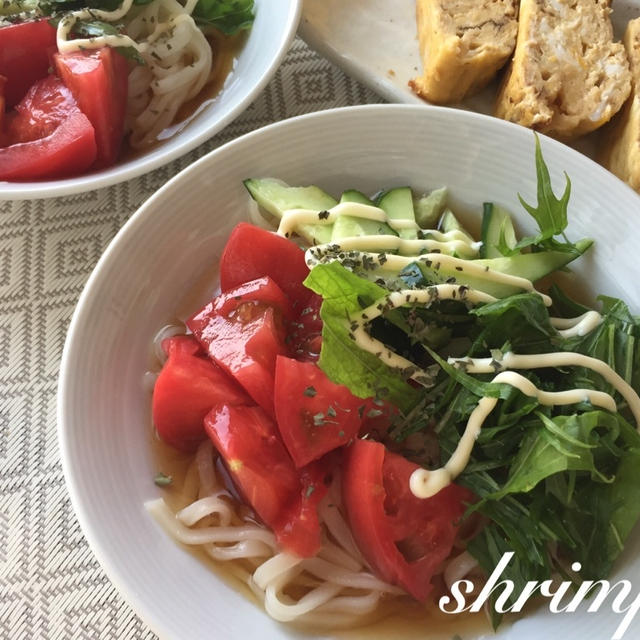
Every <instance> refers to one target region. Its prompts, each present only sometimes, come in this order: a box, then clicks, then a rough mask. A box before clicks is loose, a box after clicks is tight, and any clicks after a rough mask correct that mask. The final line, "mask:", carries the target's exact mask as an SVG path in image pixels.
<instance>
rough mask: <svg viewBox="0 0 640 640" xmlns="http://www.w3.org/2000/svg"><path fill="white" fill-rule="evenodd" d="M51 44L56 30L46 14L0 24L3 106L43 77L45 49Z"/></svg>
mask: <svg viewBox="0 0 640 640" xmlns="http://www.w3.org/2000/svg"><path fill="white" fill-rule="evenodd" d="M55 46H56V30H55V29H54V27H52V26H51V25H50V24H49V20H48V19H46V18H45V19H43V20H32V21H29V22H20V23H16V24H12V25H8V26H6V27H2V28H0V75H3V76H5V78H7V86H6V93H5V99H6V106H7V108H11V107H13V106H14V105H16V104H17V103H18V102H20V100H22V98H23V97H24V96H25V94H26V93H27V91H28V90H29V88H30V87H31V86H32V85H33V84H34V83H35V82H36V81H37V80H42V79H43V78H46V77H47V74H48V73H49V53H50V52H51V51H52V50H55Z"/></svg>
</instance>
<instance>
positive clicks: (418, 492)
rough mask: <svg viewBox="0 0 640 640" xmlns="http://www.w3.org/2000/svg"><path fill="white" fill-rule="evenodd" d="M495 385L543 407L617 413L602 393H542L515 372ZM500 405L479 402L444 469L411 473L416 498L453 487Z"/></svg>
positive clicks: (504, 375)
mask: <svg viewBox="0 0 640 640" xmlns="http://www.w3.org/2000/svg"><path fill="white" fill-rule="evenodd" d="M492 382H495V383H500V382H501V383H503V384H508V385H511V386H512V387H515V388H517V389H519V390H520V391H521V392H522V393H524V394H525V395H527V396H529V397H533V398H536V399H537V400H538V402H539V403H540V404H542V405H546V406H552V405H568V404H576V403H578V402H585V401H588V402H590V403H591V404H592V405H594V406H597V407H601V408H603V409H606V410H607V411H612V412H615V411H616V403H615V400H614V399H613V398H612V397H611V396H610V395H609V394H608V393H604V392H603V391H594V390H593V389H570V390H569V391H542V390H540V389H538V387H536V386H535V385H534V384H533V382H531V380H529V379H527V378H525V377H524V376H522V375H520V374H519V373H515V372H514V371H503V372H502V373H499V374H498V375H497V376H495V377H494V378H493V380H492ZM497 403H498V398H489V397H486V396H485V397H484V398H481V399H480V401H479V402H478V405H477V406H476V408H475V409H474V410H473V411H472V412H471V415H470V416H469V420H468V421H467V426H466V428H465V431H464V433H463V434H462V438H460V441H459V442H458V446H457V447H456V450H455V451H454V452H453V454H452V456H451V458H449V460H448V462H447V463H446V464H445V465H444V467H441V468H440V469H435V470H433V471H429V470H427V469H416V470H415V471H414V472H413V473H412V474H411V478H410V481H409V487H410V489H411V493H413V495H414V496H416V497H417V498H430V497H431V496H434V495H435V494H436V493H438V491H440V490H441V489H444V488H445V487H446V486H448V485H449V484H451V482H453V480H454V479H455V478H457V477H458V476H459V475H460V474H461V473H462V472H463V471H464V469H465V467H466V466H467V464H468V463H469V459H470V458H471V451H472V450H473V445H474V444H475V441H476V440H477V438H478V435H479V433H480V429H481V428H482V425H483V423H484V421H485V420H486V418H487V416H488V415H489V414H490V413H491V411H493V408H494V407H495V406H496V404H497Z"/></svg>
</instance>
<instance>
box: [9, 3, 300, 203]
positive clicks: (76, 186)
mask: <svg viewBox="0 0 640 640" xmlns="http://www.w3.org/2000/svg"><path fill="white" fill-rule="evenodd" d="M287 2H288V3H289V8H288V15H287V20H286V22H285V24H284V27H283V29H282V32H281V36H280V37H281V44H280V48H279V50H278V53H277V55H276V56H275V57H274V58H273V59H272V60H271V62H270V63H269V64H268V65H267V67H266V69H265V71H264V73H263V74H262V76H261V77H260V79H259V80H258V82H256V83H255V84H254V85H253V87H251V89H250V90H249V91H247V93H246V95H244V96H243V97H242V98H241V99H240V100H239V101H238V103H237V104H236V105H235V106H234V107H233V108H232V109H229V110H228V112H227V113H226V114H225V115H224V116H223V117H222V118H219V119H217V120H216V121H215V122H213V123H212V124H211V126H209V127H207V128H206V129H205V130H204V131H202V132H201V133H200V134H198V135H196V136H194V137H192V138H190V137H187V139H185V140H184V141H183V142H181V143H177V144H176V146H175V147H174V148H173V149H171V150H170V151H168V152H167V153H164V154H159V155H158V156H154V157H151V158H144V154H143V156H142V158H140V159H139V160H138V161H137V162H136V163H135V164H134V165H133V166H132V167H127V166H126V165H122V166H118V165H117V164H116V165H114V167H110V168H109V169H108V172H107V174H106V175H102V173H103V172H102V171H100V172H98V173H95V174H91V173H89V174H86V175H81V176H77V177H70V178H62V179H59V180H41V181H33V182H10V181H0V202H2V201H3V200H36V199H44V198H58V197H60V196H70V195H75V194H80V193H86V192H88V191H94V190H96V189H102V188H104V187H110V186H113V185H115V184H120V183H121V182H126V181H128V180H132V179H133V178H137V177H139V176H141V175H144V174H146V173H149V172H151V171H153V170H154V169H158V168H160V167H163V166H165V165H167V164H169V163H170V162H173V161H174V160H176V159H178V158H181V157H182V156H184V155H186V154H187V153H189V152H190V151H193V149H195V148H196V147H198V146H200V145H201V144H204V143H205V142H207V141H208V140H210V139H211V138H212V137H213V136H215V135H216V134H218V133H220V132H221V131H222V130H223V129H224V128H225V127H227V126H228V125H229V124H231V123H232V122H233V121H234V120H235V119H236V118H237V117H238V116H240V114H242V113H243V112H244V111H245V110H246V109H247V107H248V106H249V105H250V104H251V103H252V102H253V101H254V100H255V99H256V98H257V97H258V95H259V94H260V93H261V92H262V91H263V89H264V88H265V87H266V85H267V84H268V83H269V81H270V80H271V79H272V78H273V76H274V75H275V72H276V71H277V70H278V69H279V68H280V65H281V63H282V61H283V59H284V57H285V55H286V54H287V53H288V51H289V49H290V48H291V43H292V42H293V39H294V37H295V35H296V32H297V29H298V25H299V23H300V18H301V16H302V3H303V0H287ZM223 91H224V89H223ZM177 135H178V136H179V134H177ZM179 173H180V172H179Z"/></svg>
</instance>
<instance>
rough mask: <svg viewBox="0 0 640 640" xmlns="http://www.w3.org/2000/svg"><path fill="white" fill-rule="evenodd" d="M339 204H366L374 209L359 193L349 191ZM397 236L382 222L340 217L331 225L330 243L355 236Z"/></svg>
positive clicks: (343, 195)
mask: <svg viewBox="0 0 640 640" xmlns="http://www.w3.org/2000/svg"><path fill="white" fill-rule="evenodd" d="M340 202H341V203H343V202H355V203H356V204H367V205H369V206H371V207H374V206H375V205H374V203H373V202H372V201H371V200H369V198H367V196H365V195H364V193H362V192H361V191H357V190H356V189H349V190H348V191H345V192H344V193H343V194H342V196H341V197H340ZM376 235H381V236H388V235H391V236H397V235H398V234H397V233H396V232H395V231H394V230H393V229H392V228H391V227H390V226H389V225H387V224H385V223H384V222H380V221H379V220H367V219H366V218H357V217H356V216H340V217H339V218H338V219H337V220H336V221H335V222H334V223H333V233H332V235H331V241H332V242H336V241H337V240H341V239H342V238H353V237H355V236H376Z"/></svg>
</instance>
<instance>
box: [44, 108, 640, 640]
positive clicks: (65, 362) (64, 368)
mask: <svg viewBox="0 0 640 640" xmlns="http://www.w3.org/2000/svg"><path fill="white" fill-rule="evenodd" d="M375 111H378V112H380V113H385V112H386V113H388V114H389V116H388V117H389V118H394V117H398V118H400V117H408V116H409V114H410V113H419V114H422V116H421V117H429V114H430V113H434V112H439V113H442V114H444V115H446V116H448V117H450V118H452V119H456V118H460V119H462V120H467V121H475V122H477V123H478V124H480V125H482V124H483V123H484V124H485V125H489V126H491V125H493V126H496V127H499V128H506V129H507V130H508V129H510V130H511V131H512V132H513V133H514V134H515V135H519V136H522V135H530V134H531V133H532V132H531V131H530V130H529V129H526V128H525V127H522V126H520V125H517V124H514V123H511V122H507V121H504V120H499V119H497V118H494V117H492V116H488V115H484V114H480V113H476V112H472V111H466V110H461V109H455V108H452V107H440V106H435V105H433V106H432V105H426V106H424V105H413V104H369V105H357V106H348V107H339V108H333V109H327V110H324V111H316V112H312V113H307V114H303V115H299V116H295V117H292V118H288V119H285V120H281V121H278V122H275V123H272V124H270V125H267V126H264V127H261V128H259V129H256V130H254V131H251V132H249V133H246V134H244V135H242V136H240V137H238V138H235V139H233V140H230V141H229V142H227V143H225V144H224V145H221V146H220V147H218V148H216V149H214V150H212V151H210V152H209V153H207V154H206V155H204V156H203V157H202V158H200V159H198V160H197V161H196V162H194V163H193V164H191V165H189V166H188V167H186V168H185V169H183V170H182V171H180V172H179V173H178V174H176V175H175V176H173V177H172V178H171V179H170V180H169V181H167V182H166V183H165V184H164V185H163V186H162V187H161V188H160V189H159V190H158V191H156V192H155V193H154V194H153V195H152V196H151V197H150V198H149V199H147V200H146V201H145V202H144V203H143V204H142V205H141V206H140V207H139V208H138V209H137V210H136V211H135V213H134V214H133V215H132V216H131V217H130V218H129V220H128V221H127V222H126V223H125V224H124V225H123V226H122V227H121V228H120V229H119V231H118V232H117V233H116V235H115V236H114V238H113V239H112V240H111V242H110V243H109V244H108V246H107V248H106V249H105V251H104V252H103V254H102V256H101V257H100V259H99V260H98V262H97V264H96V266H95V267H94V269H93V271H92V273H91V274H90V276H89V278H88V279H87V282H86V284H85V286H84V288H83V290H82V293H81V294H80V297H79V299H78V302H77V305H76V308H75V310H74V312H73V315H72V318H71V321H70V323H69V327H68V329H67V335H66V338H65V342H64V348H63V352H62V357H61V360H60V367H59V375H58V384H57V394H56V433H57V440H58V448H59V453H60V461H61V466H62V470H63V475H64V480H65V485H66V489H67V491H68V493H69V497H70V500H71V505H72V507H73V510H74V513H75V515H76V517H77V519H78V522H79V524H80V527H81V529H82V533H83V535H84V537H85V540H86V541H87V543H88V545H89V548H90V549H91V551H92V553H93V554H94V555H95V557H96V559H97V560H98V562H99V564H100V566H101V568H102V570H103V571H104V572H105V574H106V575H107V577H108V578H109V580H110V582H111V583H112V584H113V586H114V587H115V588H116V590H117V591H118V593H119V594H120V595H121V596H122V598H123V599H124V600H125V601H126V602H127V604H128V605H129V606H130V607H131V608H132V610H133V611H134V612H135V614H136V615H138V616H139V617H140V618H141V619H142V620H143V621H144V622H145V624H147V625H148V626H149V627H150V628H151V629H152V630H153V631H154V632H155V633H156V634H157V635H159V636H160V637H161V638H164V637H170V634H168V633H167V632H166V630H165V629H164V627H163V625H162V623H161V622H160V621H159V620H158V617H157V615H156V613H155V611H154V610H153V609H152V608H151V607H147V606H146V604H144V602H143V601H142V600H141V599H140V598H139V597H138V594H137V593H136V592H135V591H134V590H132V589H130V587H129V586H128V584H127V583H126V580H125V579H124V578H122V575H121V570H120V568H119V567H118V566H116V565H115V564H113V563H112V562H111V561H110V560H109V559H108V558H107V554H106V552H103V548H102V546H101V544H100V537H99V535H98V533H97V529H96V528H95V526H94V525H93V524H92V523H91V521H90V519H89V516H88V515H87V514H86V512H85V510H84V505H83V502H82V500H81V498H80V495H79V493H78V490H77V488H76V487H77V486H78V483H79V482H80V479H79V478H76V476H75V471H74V468H73V465H72V460H71V452H70V444H69V443H70V440H69V437H68V435H69V434H68V430H67V428H66V427H65V425H66V424H67V422H68V421H69V418H68V414H69V413H70V412H69V411H67V407H66V403H67V397H68V395H69V391H68V390H69V388H70V387H71V386H72V385H73V381H72V372H73V366H72V364H73V361H74V360H75V359H77V358H78V357H81V354H80V352H79V351H78V348H77V347H76V344H77V341H76V340H75V334H76V333H78V331H79V330H80V329H81V328H82V326H83V325H84V323H85V318H86V317H87V316H88V314H89V312H90V308H91V305H92V304H93V301H92V299H91V298H92V290H93V288H94V285H95V283H96V282H99V281H100V280H102V279H103V278H105V277H106V276H105V275H104V267H105V265H106V264H107V263H109V262H110V261H111V259H112V256H113V255H114V254H116V253H117V252H118V251H119V250H120V244H122V241H123V240H124V239H125V238H126V237H127V236H128V235H129V234H130V233H131V232H132V231H134V230H135V229H137V228H138V227H140V226H141V225H145V224H147V219H148V218H149V216H150V215H152V211H153V209H154V208H155V205H156V203H157V202H159V201H161V200H162V198H163V197H164V195H165V193H166V192H168V191H170V190H172V189H174V188H175V187H176V185H178V184H179V183H180V182H181V181H182V180H183V179H184V178H185V176H186V175H188V174H189V173H190V172H193V171H196V170H197V169H199V168H200V167H201V166H202V165H206V164H207V163H209V162H211V161H212V160H213V159H215V158H217V157H218V156H224V155H225V154H227V153H229V152H230V151H231V150H233V148H234V147H243V146H244V145H250V144H252V143H253V142H254V140H255V139H259V138H260V137H262V136H263V135H269V134H271V133H272V132H276V133H277V132H279V131H280V130H283V129H284V130H286V129H287V128H288V127H290V126H295V125H297V124H299V123H304V122H307V121H309V122H313V121H318V120H319V121H323V120H326V121H329V122H330V121H331V120H333V119H334V118H338V119H340V118H342V117H353V118H357V117H358V116H359V115H360V114H362V113H369V112H375ZM538 135H540V134H538ZM540 138H541V141H542V142H543V143H544V145H546V146H553V147H556V148H562V149H563V153H568V154H569V155H570V156H573V157H574V158H575V160H576V161H577V162H578V163H579V164H580V163H586V165H587V166H590V167H591V169H592V170H593V171H595V172H596V173H600V175H601V176H609V178H608V179H611V178H615V180H617V181H618V182H619V186H621V187H623V188H624V189H626V190H627V191H628V192H629V193H630V194H632V195H633V196H635V197H636V198H637V199H638V205H639V206H640V194H638V193H636V192H635V191H634V190H633V189H631V187H629V186H628V185H627V184H626V183H625V182H623V181H622V180H620V179H619V178H617V177H616V176H614V175H613V174H611V173H610V172H609V171H607V170H606V169H605V168H604V167H602V166H601V165H599V164H598V163H596V162H595V161H593V160H592V159H590V158H589V157H587V156H585V155H584V154H582V153H580V152H579V151H576V150H575V149H572V148H571V147H569V146H567V145H565V144H563V143H562V142H559V141H557V140H555V139H553V138H549V137H548V136H545V135H540Z"/></svg>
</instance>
